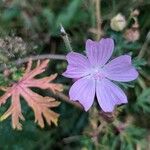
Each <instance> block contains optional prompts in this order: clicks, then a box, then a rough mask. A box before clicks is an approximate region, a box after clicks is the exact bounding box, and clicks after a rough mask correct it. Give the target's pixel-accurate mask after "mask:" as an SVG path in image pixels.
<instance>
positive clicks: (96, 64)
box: [63, 38, 138, 112]
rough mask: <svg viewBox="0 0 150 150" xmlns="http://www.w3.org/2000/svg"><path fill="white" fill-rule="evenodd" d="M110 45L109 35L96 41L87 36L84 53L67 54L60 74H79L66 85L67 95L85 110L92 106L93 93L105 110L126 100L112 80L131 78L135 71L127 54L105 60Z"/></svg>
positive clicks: (123, 80) (73, 76) (110, 50)
mask: <svg viewBox="0 0 150 150" xmlns="http://www.w3.org/2000/svg"><path fill="white" fill-rule="evenodd" d="M113 49H114V41H113V40H112V39H110V38H106V39H101V40H100V41H99V42H94V41H92V40H87V42H86V55H87V56H84V55H81V54H79V53H75V52H70V53H69V54H68V55H67V61H68V67H67V70H66V71H65V72H64V73H63V75H64V76H65V77H68V78H80V79H79V80H77V81H76V82H75V83H74V84H73V85H72V87H71V88H70V91H69V96H70V99H71V100H73V101H77V100H78V101H79V102H80V103H81V104H82V105H83V106H84V109H85V110H86V111H87V110H89V109H90V107H91V106H92V104H93V101H94V98H95V94H96V96H97V100H98V103H99V105H100V107H101V108H102V110H103V111H105V112H112V111H113V110H114V107H115V105H120V104H123V103H127V97H126V95H125V93H124V92H123V91H122V90H121V89H120V88H119V87H118V86H117V85H115V84H114V83H113V82H112V81H119V82H128V81H132V80H135V79H136V78H137V77H138V72H137V71H136V70H135V68H134V67H133V66H132V64H131V56H129V55H122V56H119V57H117V58H115V59H113V60H111V61H110V62H108V60H109V59H110V57H111V55H112V53H113ZM107 62H108V63H107Z"/></svg>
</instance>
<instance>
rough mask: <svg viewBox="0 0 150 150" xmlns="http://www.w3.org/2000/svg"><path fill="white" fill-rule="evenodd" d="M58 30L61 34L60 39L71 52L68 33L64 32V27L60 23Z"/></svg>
mask: <svg viewBox="0 0 150 150" xmlns="http://www.w3.org/2000/svg"><path fill="white" fill-rule="evenodd" d="M60 32H61V35H62V39H63V41H64V43H65V46H66V49H67V50H69V51H71V52H72V51H73V50H72V47H71V44H70V40H69V37H68V34H67V33H66V31H65V29H64V27H63V26H62V24H61V25H60Z"/></svg>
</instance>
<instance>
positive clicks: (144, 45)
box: [138, 31, 150, 59]
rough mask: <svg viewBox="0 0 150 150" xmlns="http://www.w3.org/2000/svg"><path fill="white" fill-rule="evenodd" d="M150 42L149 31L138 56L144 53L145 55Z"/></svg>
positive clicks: (140, 56)
mask: <svg viewBox="0 0 150 150" xmlns="http://www.w3.org/2000/svg"><path fill="white" fill-rule="evenodd" d="M149 42H150V31H149V32H148V34H147V36H146V41H145V43H144V44H143V46H142V48H141V50H140V52H139V55H138V58H139V59H140V58H142V57H143V56H144V55H145V52H146V50H147V47H148V44H149Z"/></svg>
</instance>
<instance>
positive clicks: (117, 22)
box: [110, 13, 126, 31]
mask: <svg viewBox="0 0 150 150" xmlns="http://www.w3.org/2000/svg"><path fill="white" fill-rule="evenodd" d="M110 26H111V29H112V30H114V31H122V30H123V29H124V28H125V27H126V20H125V17H124V16H123V15H122V14H120V13H119V14H117V15H116V16H115V17H113V18H112V19H111V23H110Z"/></svg>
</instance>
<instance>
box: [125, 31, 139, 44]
mask: <svg viewBox="0 0 150 150" xmlns="http://www.w3.org/2000/svg"><path fill="white" fill-rule="evenodd" d="M124 38H125V39H126V40H127V41H129V42H135V41H137V40H138V39H139V38H140V32H139V30H138V29H133V28H130V29H127V30H126V31H125V33H124Z"/></svg>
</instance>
